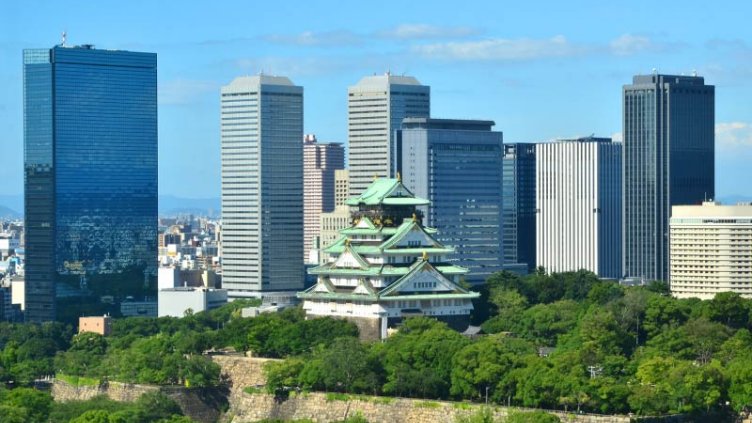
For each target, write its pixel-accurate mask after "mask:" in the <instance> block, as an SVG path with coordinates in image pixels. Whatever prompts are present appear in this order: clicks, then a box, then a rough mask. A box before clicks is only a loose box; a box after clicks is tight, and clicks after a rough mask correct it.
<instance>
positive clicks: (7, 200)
mask: <svg viewBox="0 0 752 423" xmlns="http://www.w3.org/2000/svg"><path fill="white" fill-rule="evenodd" d="M23 209H24V199H23V194H18V195H0V217H5V218H15V219H17V218H20V217H22V216H23Z"/></svg>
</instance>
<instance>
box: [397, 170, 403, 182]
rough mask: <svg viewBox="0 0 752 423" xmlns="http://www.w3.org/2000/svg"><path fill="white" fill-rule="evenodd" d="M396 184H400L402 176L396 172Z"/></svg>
mask: <svg viewBox="0 0 752 423" xmlns="http://www.w3.org/2000/svg"><path fill="white" fill-rule="evenodd" d="M397 182H402V174H401V173H399V172H397Z"/></svg>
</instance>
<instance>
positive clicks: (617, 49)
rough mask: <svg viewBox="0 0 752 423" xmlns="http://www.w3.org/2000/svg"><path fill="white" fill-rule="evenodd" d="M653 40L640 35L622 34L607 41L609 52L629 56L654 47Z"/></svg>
mask: <svg viewBox="0 0 752 423" xmlns="http://www.w3.org/2000/svg"><path fill="white" fill-rule="evenodd" d="M655 47H656V46H655V44H653V41H652V40H651V39H650V38H648V37H645V36H642V35H632V34H623V35H621V36H619V37H617V38H615V39H613V40H612V41H611V42H610V43H609V48H610V50H611V53H613V54H615V55H617V56H630V55H632V54H636V53H641V52H643V51H648V50H651V49H653V48H655Z"/></svg>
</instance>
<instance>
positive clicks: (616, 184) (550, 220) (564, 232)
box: [535, 137, 622, 278]
mask: <svg viewBox="0 0 752 423" xmlns="http://www.w3.org/2000/svg"><path fill="white" fill-rule="evenodd" d="M621 153H622V146H621V143H616V142H611V139H610V138H593V137H589V138H580V139H575V140H563V141H557V142H552V143H543V144H537V145H536V147H535V156H536V157H535V167H536V169H535V173H536V187H535V197H536V204H537V208H538V215H537V217H536V221H535V226H536V228H535V232H536V242H535V245H536V263H537V265H538V266H543V267H545V268H546V270H547V271H549V272H566V271H576V270H580V269H585V270H590V271H591V272H593V273H595V274H597V275H598V276H600V277H604V278H618V277H620V276H621V245H622V244H621V223H622V217H621V213H622V207H621Z"/></svg>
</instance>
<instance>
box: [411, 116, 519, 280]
mask: <svg viewBox="0 0 752 423" xmlns="http://www.w3.org/2000/svg"><path fill="white" fill-rule="evenodd" d="M493 125H494V122H492V121H484V120H454V119H429V118H407V119H405V120H404V121H403V122H402V129H401V130H399V131H398V132H397V137H396V138H397V141H396V144H397V151H399V152H400V154H401V157H402V159H401V161H400V162H401V166H402V167H401V168H398V170H399V172H401V177H402V181H403V183H404V184H405V186H406V187H407V188H408V189H409V190H411V191H412V192H413V193H414V194H415V195H416V196H418V197H423V198H426V199H428V200H429V201H430V202H431V206H430V207H428V208H427V210H426V207H425V206H424V207H420V209H421V210H422V211H424V212H425V213H426V219H425V222H426V225H428V226H431V227H434V228H435V229H436V230H437V231H438V232H437V234H436V239H437V240H438V241H439V242H441V243H442V244H444V245H448V246H452V247H454V249H455V254H454V255H452V256H450V257H449V259H450V262H453V264H456V265H459V266H462V267H466V268H468V270H469V273H468V274H467V275H466V276H465V278H466V280H467V281H468V282H470V283H483V282H485V280H486V278H488V276H490V275H491V273H494V272H498V271H500V270H501V269H502V264H503V262H502V253H501V241H502V238H501V236H502V235H501V205H502V197H501V185H502V175H501V173H502V168H501V167H502V162H501V161H502V154H503V151H504V146H503V135H502V133H501V132H497V131H492V130H491V127H492V126H493Z"/></svg>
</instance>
